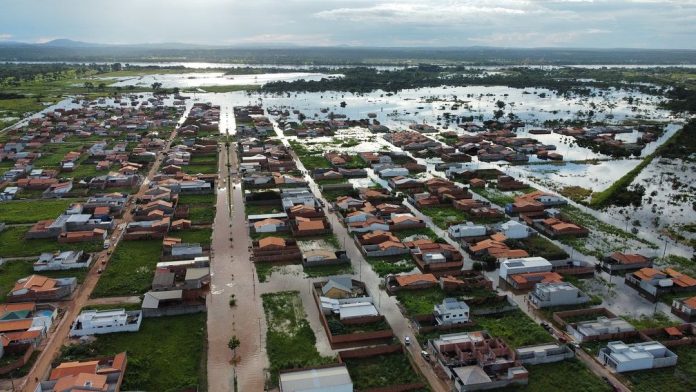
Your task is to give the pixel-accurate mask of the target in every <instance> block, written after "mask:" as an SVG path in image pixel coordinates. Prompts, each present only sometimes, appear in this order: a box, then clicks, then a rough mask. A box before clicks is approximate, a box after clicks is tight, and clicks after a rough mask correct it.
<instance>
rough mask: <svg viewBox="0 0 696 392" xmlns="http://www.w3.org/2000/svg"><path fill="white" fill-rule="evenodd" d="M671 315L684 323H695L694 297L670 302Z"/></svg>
mask: <svg viewBox="0 0 696 392" xmlns="http://www.w3.org/2000/svg"><path fill="white" fill-rule="evenodd" d="M672 313H673V314H675V315H677V316H678V317H680V318H681V319H683V320H684V321H686V322H692V321H696V297H691V298H678V299H674V300H672Z"/></svg>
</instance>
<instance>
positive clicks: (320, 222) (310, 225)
mask: <svg viewBox="0 0 696 392" xmlns="http://www.w3.org/2000/svg"><path fill="white" fill-rule="evenodd" d="M290 229H291V230H292V235H293V236H295V237H306V236H317V235H322V234H326V233H329V232H331V226H330V225H329V221H328V220H327V219H326V218H315V219H312V218H303V217H300V216H298V217H296V218H295V221H293V222H291V224H290Z"/></svg>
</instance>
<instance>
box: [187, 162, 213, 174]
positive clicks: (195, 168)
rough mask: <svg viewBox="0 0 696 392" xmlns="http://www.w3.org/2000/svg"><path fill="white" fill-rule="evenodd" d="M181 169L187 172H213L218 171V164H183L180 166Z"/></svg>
mask: <svg viewBox="0 0 696 392" xmlns="http://www.w3.org/2000/svg"><path fill="white" fill-rule="evenodd" d="M181 170H183V171H184V173H189V174H199V173H200V174H215V173H217V172H218V165H217V163H215V164H210V165H184V166H182V167H181Z"/></svg>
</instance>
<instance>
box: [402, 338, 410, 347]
mask: <svg viewBox="0 0 696 392" xmlns="http://www.w3.org/2000/svg"><path fill="white" fill-rule="evenodd" d="M404 344H405V345H407V346H410V345H411V338H410V337H408V336H404Z"/></svg>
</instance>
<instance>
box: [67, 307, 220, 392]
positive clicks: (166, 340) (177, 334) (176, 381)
mask: <svg viewBox="0 0 696 392" xmlns="http://www.w3.org/2000/svg"><path fill="white" fill-rule="evenodd" d="M205 320H206V315H205V313H201V314H192V315H183V316H175V317H157V318H148V319H146V320H144V321H143V323H142V325H141V327H140V330H139V331H138V332H124V333H111V334H106V335H99V337H98V338H97V339H96V341H94V342H93V343H88V344H84V345H73V346H66V347H64V348H63V350H62V352H61V357H60V358H59V361H75V360H87V359H91V358H95V357H100V356H107V355H114V354H117V353H120V352H123V351H125V352H126V353H127V354H128V367H127V370H126V375H125V377H124V379H123V380H124V381H123V386H122V389H123V390H147V391H163V392H164V391H171V392H174V391H182V390H187V389H189V388H193V389H194V390H195V388H205V383H206V369H205ZM182 353H186V355H182ZM165 374H166V377H163V375H165Z"/></svg>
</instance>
